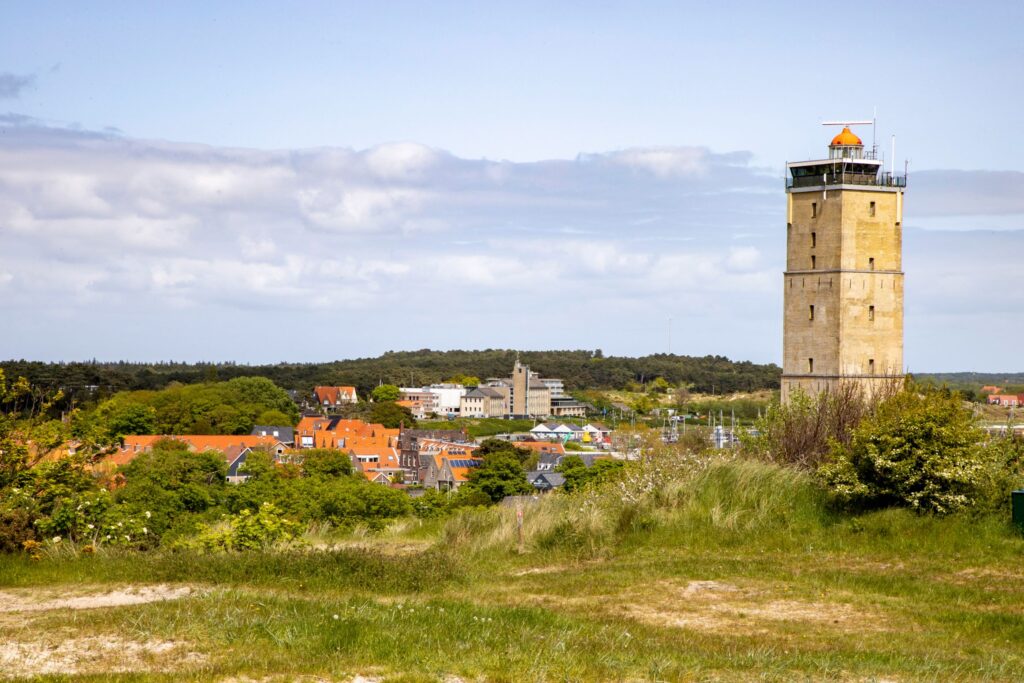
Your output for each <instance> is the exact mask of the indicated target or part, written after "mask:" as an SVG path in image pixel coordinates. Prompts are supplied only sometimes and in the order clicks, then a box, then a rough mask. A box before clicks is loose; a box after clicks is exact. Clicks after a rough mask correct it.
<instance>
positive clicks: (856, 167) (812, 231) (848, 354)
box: [782, 122, 906, 402]
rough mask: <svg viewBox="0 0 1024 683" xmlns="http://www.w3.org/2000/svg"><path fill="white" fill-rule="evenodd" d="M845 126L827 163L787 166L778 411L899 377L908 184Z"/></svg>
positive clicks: (815, 162)
mask: <svg viewBox="0 0 1024 683" xmlns="http://www.w3.org/2000/svg"><path fill="white" fill-rule="evenodd" d="M863 123H871V122H863ZM849 125H853V123H851V124H849ZM849 125H844V127H843V130H842V132H840V133H839V134H838V135H836V136H835V137H834V138H833V139H832V142H831V144H829V147H828V158H827V159H821V160H816V161H800V162H793V163H789V164H787V170H788V174H787V178H786V221H787V222H786V272H785V274H784V287H785V294H784V301H785V303H784V318H783V364H782V399H783V401H784V402H785V401H788V400H789V398H790V397H791V396H792V394H793V392H795V391H798V390H800V391H803V392H805V393H807V394H811V395H813V394H818V393H820V392H822V391H828V390H830V389H833V388H834V387H835V386H836V385H838V384H841V383H844V382H855V383H857V384H860V385H861V386H862V387H864V389H865V390H867V391H868V392H869V393H870V392H871V391H872V390H873V389H875V388H877V387H878V386H879V385H880V384H881V383H883V382H890V381H893V378H901V377H902V376H903V270H902V268H903V262H902V251H903V191H904V188H905V187H906V175H903V176H897V175H895V174H894V172H892V171H890V172H888V173H886V172H885V171H884V169H883V168H882V162H881V161H880V160H878V158H877V157H878V154H877V149H876V148H874V147H873V148H872V149H871V150H870V151H866V150H865V149H864V144H863V143H862V142H861V139H860V138H859V137H857V136H856V135H855V134H854V133H853V132H852V131H851V130H850V128H849Z"/></svg>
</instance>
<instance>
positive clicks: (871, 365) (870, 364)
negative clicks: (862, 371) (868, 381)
mask: <svg viewBox="0 0 1024 683" xmlns="http://www.w3.org/2000/svg"><path fill="white" fill-rule="evenodd" d="M868 374H869V375H873V374H875V359H874V358H868Z"/></svg>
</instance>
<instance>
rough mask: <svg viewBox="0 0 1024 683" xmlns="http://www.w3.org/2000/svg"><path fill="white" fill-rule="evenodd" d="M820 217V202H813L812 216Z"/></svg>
mask: <svg viewBox="0 0 1024 683" xmlns="http://www.w3.org/2000/svg"><path fill="white" fill-rule="evenodd" d="M817 217H818V202H811V218H817Z"/></svg>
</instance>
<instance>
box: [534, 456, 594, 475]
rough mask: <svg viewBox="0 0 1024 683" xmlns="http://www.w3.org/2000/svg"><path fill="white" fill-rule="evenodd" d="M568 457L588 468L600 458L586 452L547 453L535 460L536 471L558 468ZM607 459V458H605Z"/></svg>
mask: <svg viewBox="0 0 1024 683" xmlns="http://www.w3.org/2000/svg"><path fill="white" fill-rule="evenodd" d="M570 456H575V457H577V458H579V459H580V460H582V461H583V464H584V465H586V466H587V467H590V466H591V465H593V464H594V461H596V460H598V459H600V458H601V457H602V456H600V455H598V454H597V453H587V452H586V451H574V452H571V453H567V452H565V451H562V452H561V453H555V452H549V453H541V454H540V458H539V459H538V460H537V471H539V472H544V471H551V470H555V469H557V468H558V466H559V465H561V464H562V461H563V460H565V459H566V458H568V457H570ZM605 457H607V456H605Z"/></svg>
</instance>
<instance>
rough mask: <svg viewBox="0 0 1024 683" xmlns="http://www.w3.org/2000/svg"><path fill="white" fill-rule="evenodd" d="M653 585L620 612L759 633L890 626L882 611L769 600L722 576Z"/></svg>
mask: <svg viewBox="0 0 1024 683" xmlns="http://www.w3.org/2000/svg"><path fill="white" fill-rule="evenodd" d="M654 588H655V589H656V590H655V591H653V592H648V593H646V594H645V596H644V599H642V600H640V601H637V600H636V599H635V596H634V599H633V600H631V601H629V602H628V603H626V604H624V605H623V606H622V611H623V612H624V613H625V614H626V615H628V616H630V617H632V618H634V619H636V620H638V621H642V622H645V623H649V624H654V625H657V626H671V627H678V628H692V629H699V630H704V631H727V632H730V633H737V632H740V633H754V632H760V631H764V630H767V629H769V628H771V627H772V626H773V625H777V624H779V623H785V622H791V623H799V624H808V625H814V626H818V627H834V628H842V629H844V630H846V629H856V630H859V631H863V630H865V629H866V630H884V629H885V628H887V626H888V624H887V623H886V622H885V620H884V619H882V618H880V617H879V616H877V615H873V614H869V613H867V612H864V611H861V610H858V609H856V608H854V607H853V606H851V605H848V604H845V603H841V602H813V601H807V600H797V599H766V597H768V596H766V594H765V591H763V590H759V589H752V588H743V587H740V586H736V585H733V584H729V583H723V582H721V581H689V582H688V583H686V584H685V585H683V586H679V585H678V584H673V583H671V582H661V583H659V584H656V585H655V586H654Z"/></svg>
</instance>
